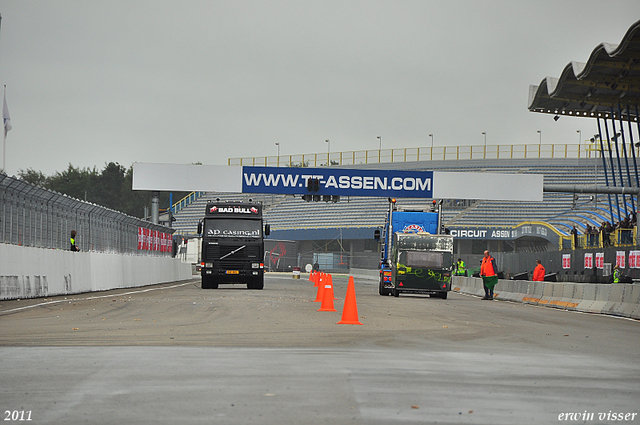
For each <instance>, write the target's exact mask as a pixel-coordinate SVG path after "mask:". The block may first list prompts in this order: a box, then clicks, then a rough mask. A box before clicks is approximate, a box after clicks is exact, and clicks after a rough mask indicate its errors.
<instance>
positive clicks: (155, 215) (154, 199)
mask: <svg viewBox="0 0 640 425" xmlns="http://www.w3.org/2000/svg"><path fill="white" fill-rule="evenodd" d="M158 196H159V195H158V192H157V191H153V192H151V222H152V223H153V224H158V221H159V215H160V210H159V206H158V205H159V204H160V201H159V200H158Z"/></svg>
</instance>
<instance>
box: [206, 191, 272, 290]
mask: <svg viewBox="0 0 640 425" xmlns="http://www.w3.org/2000/svg"><path fill="white" fill-rule="evenodd" d="M198 233H200V234H202V254H201V257H200V258H201V260H200V261H201V263H200V266H201V270H200V272H201V275H202V288H203V289H216V288H218V285H219V284H227V283H242V284H246V285H247V288H248V289H262V288H264V236H268V235H269V233H270V229H269V225H268V224H267V225H263V220H262V205H261V204H260V203H252V202H248V203H245V202H238V201H233V202H229V201H226V202H225V201H216V202H208V203H207V208H206V211H205V215H204V218H203V219H202V220H201V221H200V222H199V223H198Z"/></svg>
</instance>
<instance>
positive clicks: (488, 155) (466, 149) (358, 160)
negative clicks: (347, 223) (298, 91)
mask: <svg viewBox="0 0 640 425" xmlns="http://www.w3.org/2000/svg"><path fill="white" fill-rule="evenodd" d="M613 146H615V142H614V143H613ZM632 149H634V148H633V147H631V146H623V145H622V144H620V143H618V150H617V151H616V152H621V153H625V152H626V151H628V156H629V157H631V155H632V152H631V150H632ZM616 152H614V155H620V154H617V153H616ZM635 155H636V156H639V155H640V148H635ZM526 158H601V153H600V150H599V149H598V148H597V146H596V145H595V144H590V143H587V144H584V145H583V144H538V143H536V144H530V145H480V146H465V145H462V146H435V147H420V148H398V149H371V150H361V151H345V152H326V153H312V154H298V155H279V156H260V157H246V158H229V159H228V161H227V163H228V165H250V166H265V167H267V166H268V167H320V166H326V165H327V164H330V165H357V164H379V163H380V164H381V163H394V162H408V161H434V160H445V161H446V160H463V159H526Z"/></svg>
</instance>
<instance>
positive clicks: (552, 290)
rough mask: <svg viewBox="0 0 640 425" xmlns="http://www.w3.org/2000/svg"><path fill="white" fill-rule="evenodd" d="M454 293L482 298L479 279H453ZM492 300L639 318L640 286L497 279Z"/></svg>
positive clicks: (482, 292)
mask: <svg viewBox="0 0 640 425" xmlns="http://www.w3.org/2000/svg"><path fill="white" fill-rule="evenodd" d="M452 289H453V290H454V291H457V292H460V293H464V294H470V295H476V296H483V295H484V291H483V289H482V280H481V279H479V278H472V277H460V276H456V277H454V279H453V284H452ZM495 298H496V299H499V300H508V301H515V302H523V303H527V304H534V305H541V306H545V307H553V308H561V309H566V310H575V311H582V312H586V313H598V314H610V315H615V316H623V317H629V318H634V319H640V285H637V284H628V283H620V284H618V283H616V284H602V283H598V284H596V283H576V282H531V281H517V280H499V281H498V284H497V285H496V287H495Z"/></svg>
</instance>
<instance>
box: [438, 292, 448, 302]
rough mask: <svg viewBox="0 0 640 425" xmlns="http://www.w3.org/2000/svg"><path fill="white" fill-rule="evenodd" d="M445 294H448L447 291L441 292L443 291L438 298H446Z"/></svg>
mask: <svg viewBox="0 0 640 425" xmlns="http://www.w3.org/2000/svg"><path fill="white" fill-rule="evenodd" d="M447 294H448V292H443V293H442V294H441V295H440V298H442V299H443V300H446V299H447Z"/></svg>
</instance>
